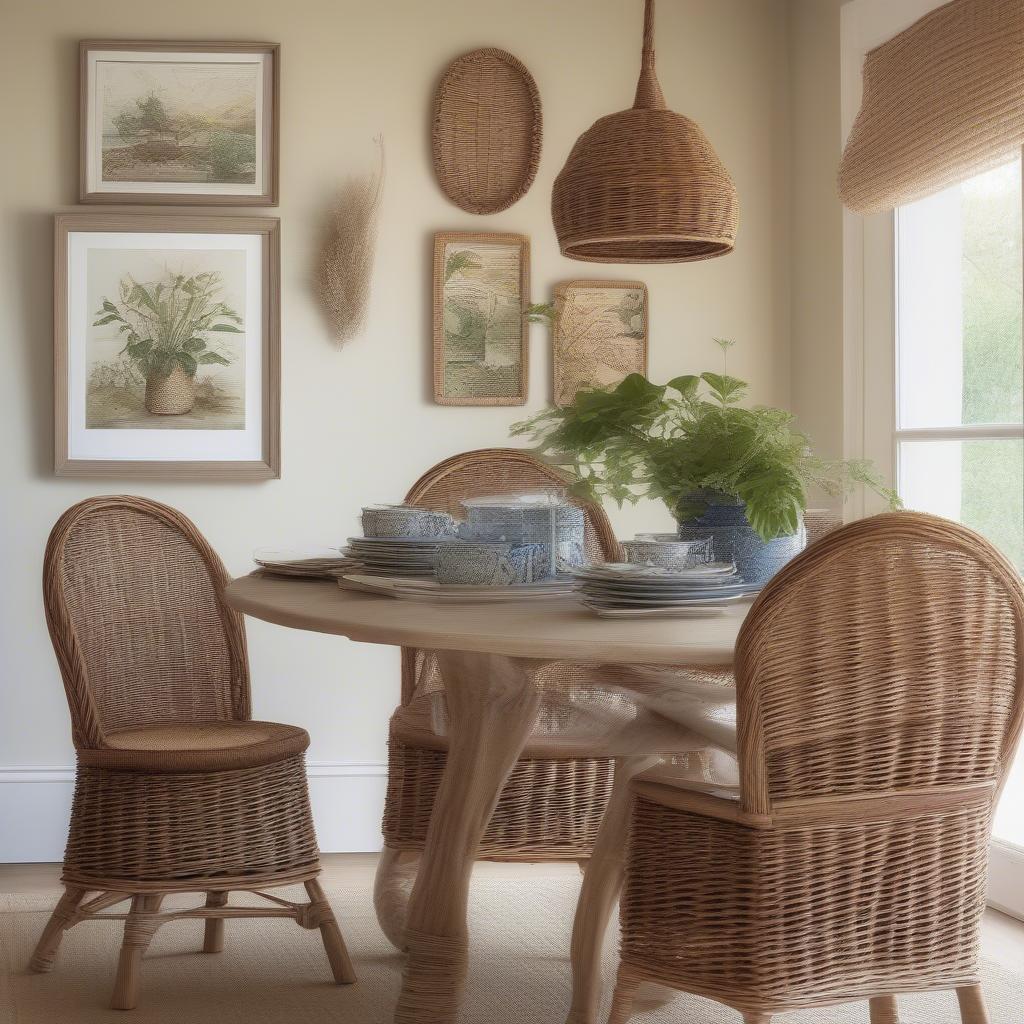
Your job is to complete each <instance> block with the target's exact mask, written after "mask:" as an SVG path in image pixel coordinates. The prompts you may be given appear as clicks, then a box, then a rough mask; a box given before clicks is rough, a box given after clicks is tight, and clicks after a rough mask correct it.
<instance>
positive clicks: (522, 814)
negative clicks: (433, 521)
mask: <svg viewBox="0 0 1024 1024" xmlns="http://www.w3.org/2000/svg"><path fill="white" fill-rule="evenodd" d="M565 483H566V479H565V477H564V476H562V475H560V474H559V473H558V472H557V471H556V470H555V469H553V468H552V467H550V466H546V465H544V464H543V463H541V462H538V461H537V460H536V459H534V458H533V457H532V456H530V455H529V454H528V453H526V452H522V451H516V450H514V449H483V450H480V451H472V452H465V453H463V454H460V455H455V456H453V457H452V458H450V459H447V460H445V461H444V462H441V463H439V464H438V465H436V466H434V467H433V469H431V470H429V471H428V472H427V473H426V474H424V476H422V477H421V478H420V479H419V480H418V481H417V482H416V483H415V484H414V485H413V487H412V488H411V490H410V491H409V493H408V495H407V496H406V501H407V502H409V503H410V504H414V505H419V506H421V507H424V508H431V509H439V510H443V511H446V512H451V513H452V514H454V515H458V516H462V515H463V514H464V510H463V508H462V505H461V502H462V501H463V500H464V499H466V498H470V497H476V496H481V495H487V494H502V493H506V492H513V491H525V490H529V489H531V488H539V487H550V486H551V485H553V484H554V485H558V486H564V485H565ZM581 504H582V507H583V508H584V511H585V513H586V527H585V546H586V553H587V557H588V559H590V560H591V561H607V560H612V559H617V558H619V557H621V549H620V548H619V545H618V542H617V541H616V540H615V535H614V533H613V532H612V528H611V524H610V523H609V522H608V519H607V517H606V516H605V514H604V512H603V510H602V509H601V508H600V507H599V506H597V505H592V504H588V503H581ZM536 682H537V684H538V686H539V687H540V688H541V690H542V694H543V698H542V710H541V713H540V718H539V721H538V729H537V732H536V733H535V735H534V738H533V740H532V741H531V742H530V743H529V744H528V745H527V747H526V749H525V750H524V751H523V755H522V757H521V758H520V760H519V762H518V763H517V765H516V767H515V768H514V769H513V771H512V775H511V776H510V778H509V780H508V782H507V783H506V785H505V788H504V790H503V792H502V795H501V797H500V799H499V801H498V805H497V807H496V808H495V811H494V814H493V816H492V818H491V821H490V824H489V825H488V828H487V831H486V833H485V835H484V838H483V841H482V843H481V845H480V849H479V857H480V859H483V860H514V861H544V860H585V859H586V858H587V857H589V856H590V851H591V849H592V848H593V845H594V839H595V838H596V836H597V830H598V828H599V827H600V824H601V818H602V816H603V814H604V808H605V804H606V803H607V800H608V796H609V793H610V792H611V786H612V776H613V772H614V760H613V758H611V757H594V756H592V752H589V751H588V747H587V746H586V744H585V743H581V742H580V741H578V740H574V739H573V738H572V736H571V717H572V715H571V709H572V706H573V704H574V703H578V702H581V701H582V702H585V701H605V702H607V701H608V700H609V699H613V698H609V697H608V696H607V695H605V694H603V693H602V692H601V691H600V690H596V689H591V688H589V687H587V686H586V685H585V683H584V684H580V683H579V673H578V671H577V669H576V668H575V667H574V666H572V665H568V664H565V665H562V664H558V665H551V666H548V667H547V668H546V669H545V670H544V671H543V672H542V674H541V676H540V677H539V678H538V679H537V680H536ZM442 694H443V684H442V682H441V680H440V679H439V678H438V676H437V673H436V668H435V666H434V661H433V658H432V657H431V656H430V654H429V653H427V652H423V651H417V650H411V649H406V650H403V651H402V703H401V705H400V706H399V708H398V710H397V711H396V712H395V714H394V716H393V717H392V719H391V728H390V742H389V765H388V789H387V800H386V803H385V809H384V822H383V831H384V843H385V846H384V854H383V856H382V858H381V862H380V868H379V870H378V875H377V885H376V888H375V902H376V906H377V916H378V919H379V921H380V923H381V927H382V928H383V929H384V932H385V934H386V935H387V936H388V938H389V939H390V940H391V941H392V942H393V943H394V944H395V945H396V946H401V945H402V941H403V940H402V930H403V927H402V921H403V920H404V912H405V901H406V899H407V897H408V892H409V888H410V887H411V885H412V881H413V878H414V874H415V863H416V862H417V861H418V856H419V853H420V852H421V851H422V850H423V846H424V843H425V841H426V835H427V826H428V825H429V823H430V815H431V811H432V809H433V806H434V798H435V796H436V794H437V788H438V786H439V785H440V782H441V776H442V774H443V772H444V767H445V761H446V756H447V749H448V741H447V737H446V736H445V735H443V732H444V729H443V726H442V725H441V724H440V722H439V715H440V716H441V717H442V718H443V700H440V698H441V696H442ZM623 711H624V713H627V714H628V711H629V709H626V708H624V709H623ZM588 753H589V754H590V756H588Z"/></svg>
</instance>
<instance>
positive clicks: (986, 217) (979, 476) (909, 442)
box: [893, 159, 1024, 850]
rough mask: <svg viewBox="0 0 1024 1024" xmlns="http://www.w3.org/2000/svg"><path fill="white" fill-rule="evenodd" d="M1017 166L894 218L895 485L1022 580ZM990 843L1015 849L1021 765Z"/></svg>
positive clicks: (1021, 814) (1023, 421)
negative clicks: (1001, 558) (992, 549)
mask: <svg viewBox="0 0 1024 1024" xmlns="http://www.w3.org/2000/svg"><path fill="white" fill-rule="evenodd" d="M1021 185H1022V183H1021V161H1020V160H1019V159H1017V160H1014V161H1013V162H1011V163H1008V164H1006V165H1005V166H1003V167H998V168H996V169H995V170H992V171H988V172H987V173H985V174H981V175H979V176H978V177H976V178H972V179H970V180H969V181H966V182H964V183H963V184H961V185H957V186H955V187H953V188H950V189H947V190H946V191H944V192H941V193H939V194H938V195H935V196H932V197H930V198H928V199H925V200H922V201H921V202H917V203H913V204H911V205H908V206H904V207H901V208H900V209H898V210H897V211H896V217H895V228H894V235H895V254H896V256H895V260H896V264H895V265H896V275H895V276H896V294H895V313H896V325H895V327H896V330H895V356H896V362H895V374H894V379H895V391H896V395H895V412H896V416H895V421H896V422H895V429H894V431H893V441H894V443H895V453H894V454H895V467H896V486H897V489H898V490H899V492H900V496H901V497H902V498H903V500H904V502H905V503H906V504H907V506H908V507H909V508H915V509H921V510H923V511H926V512H934V513H936V514H937V515H941V516H945V517H946V518H948V519H956V520H958V521H959V522H962V523H964V524H965V525H967V526H970V527H971V528H972V529H975V530H977V531H978V532H979V533H981V534H983V535H984V536H986V537H988V539H989V540H991V541H992V542H993V543H994V544H995V545H996V546H997V547H998V548H1000V549H1001V550H1002V551H1003V553H1004V554H1005V555H1006V556H1007V557H1008V558H1009V559H1010V560H1011V561H1012V562H1013V563H1014V564H1015V565H1016V566H1017V568H1018V569H1019V570H1020V571H1021V572H1024V330H1022V309H1024V303H1022V291H1024V288H1022V285H1024V258H1022V250H1021V237H1022V225H1024V219H1022V210H1021ZM995 834H996V836H997V838H1000V839H1002V840H1004V841H1006V842H1008V843H1010V844H1012V845H1013V846H1014V847H1018V848H1020V849H1022V850H1024V757H1019V758H1018V760H1017V764H1016V765H1015V767H1014V770H1013V772H1012V773H1011V776H1010V781H1009V783H1008V785H1007V789H1006V791H1005V793H1004V796H1003V799H1002V800H1001V802H1000V806H999V811H998V814H997V817H996V826H995Z"/></svg>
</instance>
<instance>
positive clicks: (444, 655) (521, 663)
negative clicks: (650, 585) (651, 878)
mask: <svg viewBox="0 0 1024 1024" xmlns="http://www.w3.org/2000/svg"><path fill="white" fill-rule="evenodd" d="M225 598H226V600H227V602H228V604H229V605H230V606H231V607H233V608H235V609H236V610H238V611H240V612H243V613H244V614H246V615H251V616H253V617H255V618H258V619H263V620H264V621H267V622H272V623H276V624H278V625H281V626H288V627H291V628H293V629H303V630H311V631H314V632H319V633H330V634H335V635H338V636H345V637H348V638H349V639H351V640H355V641H359V642H362V643H374V644H390V645H396V646H402V647H416V648H421V649H425V650H433V651H436V652H438V664H439V668H440V670H441V674H442V677H443V679H444V685H445V693H446V697H447V702H448V719H449V721H448V730H449V751H448V758H447V764H446V768H445V774H444V779H443V782H442V784H441V787H440V789H439V790H438V793H437V798H436V800H435V803H434V811H433V815H432V818H431V824H430V828H429V831H428V833H427V840H426V846H425V848H424V851H423V855H422V858H421V860H420V865H419V870H418V873H417V876H416V881H415V885H414V887H413V890H412V895H411V897H410V899H409V905H408V911H407V916H406V920H405V944H406V948H407V952H408V958H407V961H406V964H405V969H404V973H403V979H402V991H401V994H400V995H399V999H398V1004H397V1007H396V1009H395V1015H394V1019H395V1021H396V1022H397V1024H450V1022H454V1021H455V1019H456V1016H457V1014H458V1009H459V1003H460V999H461V992H462V987H463V983H464V979H465V975H466V968H467V964H468V956H469V942H468V932H467V924H466V917H467V902H468V893H469V882H470V875H471V872H472V867H473V863H474V860H475V854H476V849H477V846H478V844H479V842H480V838H481V836H482V835H483V832H484V829H485V827H486V826H487V823H488V821H489V819H490V816H491V813H492V811H493V810H494V806H495V804H496V802H497V800H498V796H499V794H500V793H501V790H502V787H503V786H504V784H505V781H506V780H507V778H508V776H509V773H510V771H511V770H512V768H513V766H514V765H515V763H516V760H517V759H518V757H519V755H520V753H521V752H522V750H523V748H524V746H525V744H526V742H527V739H528V738H529V736H530V733H531V730H532V728H533V724H534V721H535V718H536V714H537V710H538V707H539V700H540V697H539V693H538V692H537V690H536V688H535V687H534V685H533V683H532V682H531V673H530V671H529V668H530V666H531V665H533V664H536V662H537V660H541V661H548V660H559V661H583V662H588V663H595V662H597V663H601V664H603V665H648V666H649V665H667V666H675V667H685V666H692V665H700V666H715V665H719V666H728V665H730V664H731V663H732V660H733V651H734V648H735V645H736V639H737V635H738V633H739V629H740V626H741V625H742V623H743V620H744V618H745V617H746V614H747V612H748V611H749V609H750V603H749V602H748V601H742V602H739V603H737V604H734V605H730V606H728V608H727V609H725V610H724V611H723V613H722V614H718V615H714V616H709V617H699V618H682V619H651V618H638V619H605V618H599V617H597V616H595V615H593V614H592V613H591V612H589V611H588V610H587V609H586V608H584V607H583V606H582V605H581V604H580V603H578V602H577V601H575V600H574V599H572V598H557V599H545V600H528V601H506V602H494V603H478V604H468V603H465V604H463V603H454V602H440V601H437V602H431V601H426V600H422V601H420V600H417V601H412V600H397V599H394V598H391V597H387V596H378V595H372V594H365V593H359V592H356V591H351V590H343V589H341V588H340V587H338V586H337V584H336V583H335V582H333V581H323V580H300V579H285V578H276V577H273V576H269V575H262V574H260V573H254V574H252V575H250V576H243V577H240V578H239V579H236V580H234V581H232V582H231V583H230V584H228V586H227V588H226V591H225ZM632 760H633V763H634V767H642V766H643V764H644V763H649V762H645V761H643V760H642V759H636V758H634V759H632ZM623 781H624V779H622V778H620V777H619V775H618V774H617V776H616V788H617V789H620V790H621V788H622V785H621V784H622V782H623ZM625 781H628V779H626V780H625ZM624 796H625V794H624V793H622V792H619V793H618V794H617V795H616V793H615V791H613V796H612V800H611V801H610V803H609V810H608V811H607V812H606V819H605V823H604V825H603V826H602V829H601V833H600V835H599V836H598V840H597V846H596V847H595V850H594V854H593V857H592V858H591V861H590V863H589V865H588V867H587V871H586V875H585V877H584V882H583V888H582V891H581V896H580V907H579V910H578V912H577V920H576V927H575V930H574V935H573V949H572V953H573V975H574V979H573V980H574V989H573V1003H572V1009H571V1010H570V1014H569V1021H570V1022H571V1024H594V1020H595V1018H596V1014H597V1009H598V1005H599V1002H600V955H599V954H600V944H601V943H600V940H601V938H602V937H603V933H604V927H605V926H606V924H607V918H608V915H609V914H610V912H611V910H612V908H613V906H614V902H615V898H616V896H617V893H618V888H619V886H620V884H621V862H622V853H621V850H620V849H617V848H616V847H617V846H618V844H619V843H620V842H621V824H622V822H621V821H617V822H611V821H610V820H609V816H610V815H613V814H615V815H618V816H619V817H621V816H623V815H624V814H625V813H626V810H625V808H626V807H627V806H628V804H627V802H626V800H625V799H624ZM613 805H614V808H613ZM495 1019H498V1018H497V1017H496V1018H495Z"/></svg>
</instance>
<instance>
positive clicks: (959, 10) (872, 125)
mask: <svg viewBox="0 0 1024 1024" xmlns="http://www.w3.org/2000/svg"><path fill="white" fill-rule="evenodd" d="M1022 143H1024V0H953V2H952V3H949V4H946V5H945V6H943V7H940V8H938V9H937V10H935V11H933V12H932V13H931V14H929V15H927V16H925V17H924V18H922V19H921V20H920V21H917V22H915V23H914V24H913V25H911V26H910V28H908V29H907V30H906V31H905V32H901V33H900V34H899V35H897V36H894V37H893V38H892V39H890V40H889V41H888V42H887V43H883V44H882V45H881V46H879V47H877V48H876V49H874V50H872V51H871V52H870V53H869V54H868V55H867V58H866V59H865V62H864V98H863V101H862V105H861V109H860V112H859V114H858V115H857V119H856V121H855V122H854V125H853V130H852V131H851V133H850V138H849V141H848V142H847V145H846V150H845V152H844V153H843V160H842V164H841V166H840V168H839V195H840V198H841V199H842V200H843V202H844V203H845V204H846V206H848V207H849V208H850V209H851V210H855V211H856V212H858V213H878V212H880V211H882V210H888V209H892V208H893V207H895V206H898V205H900V204H902V203H907V202H912V201H913V200H915V199H922V198H924V197H925V196H927V195H931V194H932V193H935V192H938V191H940V190H941V189H943V188H946V187H947V186H949V185H952V184H954V183H955V182H957V181H962V180H964V179H965V178H969V177H971V176H972V175H975V174H980V173H981V172H982V171H985V170H987V169H989V168H991V167H995V166H998V165H999V164H1001V163H1003V162H1005V161H1006V160H1007V159H1009V158H1010V157H1012V156H1013V154H1014V152H1015V151H1016V150H1018V149H1019V148H1020V147H1021V145H1022Z"/></svg>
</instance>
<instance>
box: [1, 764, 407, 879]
mask: <svg viewBox="0 0 1024 1024" xmlns="http://www.w3.org/2000/svg"><path fill="white" fill-rule="evenodd" d="M387 773H388V766H387V764H386V763H385V762H382V761H313V762H310V763H309V764H308V765H307V774H308V776H309V795H310V801H311V803H312V805H313V820H314V822H315V823H316V834H317V838H318V840H319V842H320V849H321V850H322V851H323V852H324V853H366V852H372V851H377V850H379V849H380V848H381V834H380V818H381V813H382V811H383V809H384V792H385V788H386V785H387ZM74 783H75V769H74V768H71V767H66V766H57V767H53V766H38V767H37V766H23V767H16V766H14V767H0V863H4V864H25V863H31V862H36V861H59V860H62V859H63V857H64V843H65V841H66V839H67V830H68V816H69V815H70V813H71V796H72V792H73V790H74Z"/></svg>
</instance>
